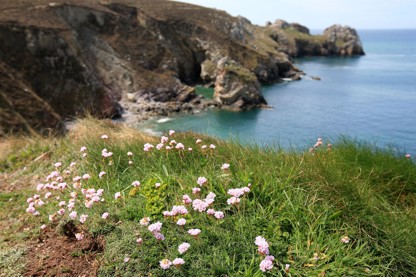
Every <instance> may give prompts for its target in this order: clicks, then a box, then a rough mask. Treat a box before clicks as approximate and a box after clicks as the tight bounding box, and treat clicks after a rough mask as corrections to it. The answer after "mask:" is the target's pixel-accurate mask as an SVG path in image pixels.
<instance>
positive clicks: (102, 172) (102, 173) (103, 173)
mask: <svg viewBox="0 0 416 277" xmlns="http://www.w3.org/2000/svg"><path fill="white" fill-rule="evenodd" d="M105 174H107V173H105V171H101V172H100V174H98V177H99V178H100V179H101V178H103V176H104V175H105Z"/></svg>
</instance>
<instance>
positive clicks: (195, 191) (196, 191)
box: [192, 188, 201, 194]
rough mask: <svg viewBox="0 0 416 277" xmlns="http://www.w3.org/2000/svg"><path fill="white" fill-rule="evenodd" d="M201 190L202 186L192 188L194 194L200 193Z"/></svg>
mask: <svg viewBox="0 0 416 277" xmlns="http://www.w3.org/2000/svg"><path fill="white" fill-rule="evenodd" d="M200 191H201V189H200V188H192V193H193V194H197V193H199V192H200Z"/></svg>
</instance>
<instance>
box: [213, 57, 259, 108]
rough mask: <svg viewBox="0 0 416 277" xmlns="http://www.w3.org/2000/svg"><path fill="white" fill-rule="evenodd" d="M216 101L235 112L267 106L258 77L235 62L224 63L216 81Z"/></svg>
mask: <svg viewBox="0 0 416 277" xmlns="http://www.w3.org/2000/svg"><path fill="white" fill-rule="evenodd" d="M214 101H216V102H217V103H219V104H221V105H223V106H224V107H225V108H227V109H229V110H234V111H241V110H247V109H252V108H259V107H262V106H267V102H266V100H265V99H264V97H263V95H262V94H261V86H260V82H259V81H258V79H257V77H256V75H255V74H254V73H252V72H250V71H249V70H248V69H246V68H243V67H241V66H239V65H238V64H237V63H236V62H234V61H222V63H221V65H220V69H219V74H218V75H217V78H216V80H215V91H214Z"/></svg>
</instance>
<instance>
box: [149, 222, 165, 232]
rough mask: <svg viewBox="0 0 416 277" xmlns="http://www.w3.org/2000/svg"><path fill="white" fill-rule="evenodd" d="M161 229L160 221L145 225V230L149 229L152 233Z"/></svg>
mask: <svg viewBox="0 0 416 277" xmlns="http://www.w3.org/2000/svg"><path fill="white" fill-rule="evenodd" d="M161 229H162V223H161V222H159V221H158V222H156V223H153V224H151V225H149V227H147V230H149V231H150V232H152V233H159V232H160V230H161Z"/></svg>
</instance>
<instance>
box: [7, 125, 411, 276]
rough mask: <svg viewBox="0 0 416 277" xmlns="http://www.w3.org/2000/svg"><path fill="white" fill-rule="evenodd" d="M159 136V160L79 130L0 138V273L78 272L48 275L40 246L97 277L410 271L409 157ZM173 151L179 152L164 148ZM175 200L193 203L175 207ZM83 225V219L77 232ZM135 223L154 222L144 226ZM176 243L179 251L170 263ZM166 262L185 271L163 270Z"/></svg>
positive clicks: (101, 129) (125, 133) (123, 134)
mask: <svg viewBox="0 0 416 277" xmlns="http://www.w3.org/2000/svg"><path fill="white" fill-rule="evenodd" d="M102 135H107V136H108V138H101V136H102ZM166 136H167V137H168V138H167V142H165V143H164V145H163V148H162V149H161V150H157V149H156V145H157V144H159V143H160V140H161V138H157V137H149V136H147V135H144V134H142V133H139V132H138V131H135V130H131V129H127V128H126V127H123V126H120V125H115V124H113V123H111V122H99V121H95V120H83V121H81V122H79V123H78V124H77V125H76V127H75V128H74V130H73V131H71V132H70V133H69V135H68V136H67V137H63V138H48V139H27V138H10V139H8V140H6V141H3V142H1V144H0V147H1V155H2V156H1V160H0V172H2V173H1V179H0V182H1V183H0V184H1V186H0V189H1V196H0V227H1V228H0V230H1V233H0V238H1V239H0V249H2V250H1V251H0V275H1V274H2V275H1V276H3V275H4V276H19V274H22V273H24V272H25V270H26V272H27V271H28V270H31V272H32V273H33V272H43V273H45V270H48V271H47V273H48V274H52V273H51V272H53V273H54V274H58V275H61V276H71V275H72V276H73V275H74V274H76V273H77V272H79V271H75V270H77V268H76V266H64V265H63V264H64V263H63V262H62V263H57V264H56V265H55V266H51V264H52V263H51V261H52V260H53V259H55V258H57V257H54V256H59V255H60V254H59V251H58V252H57V253H56V254H53V253H51V252H49V254H48V255H46V254H44V253H43V252H41V250H42V249H44V247H46V246H48V242H49V243H51V242H55V244H58V243H65V246H66V247H69V246H71V247H73V248H65V249H70V250H68V251H69V252H66V253H67V254H66V256H65V257H66V261H67V262H68V260H72V261H73V262H75V264H76V263H78V264H82V263H83V262H85V260H86V259H87V258H91V255H92V254H94V256H93V259H90V260H88V261H89V265H90V267H88V266H87V267H85V268H87V269H88V270H90V271H89V272H90V273H91V275H95V274H97V275H98V276H411V275H413V274H414V272H416V258H415V256H414V253H416V240H415V238H416V235H415V233H416V221H415V219H416V209H415V204H416V167H415V164H414V163H413V161H412V160H410V159H406V158H405V157H403V156H402V155H399V156H397V154H395V153H393V152H390V151H388V150H380V149H377V148H375V147H373V146H372V145H369V144H365V143H359V142H355V141H351V140H347V139H340V140H339V141H337V142H334V143H333V145H332V147H330V148H327V146H326V143H327V142H324V144H323V145H322V146H317V147H316V148H315V149H314V151H312V152H308V151H307V152H304V153H303V152H292V151H285V150H281V149H278V148H276V147H270V148H260V147H256V146H242V145H240V144H238V143H234V142H225V141H219V140H216V139H214V138H211V137H205V136H201V135H199V134H194V133H175V134H173V135H168V134H166ZM171 140H175V141H176V144H175V143H173V142H172V143H171V146H172V149H170V150H167V149H166V146H168V145H169V142H171ZM197 140H201V142H199V141H198V143H197ZM146 143H149V144H152V145H153V146H154V148H152V147H151V146H148V147H146V146H144V145H145V144H146ZM180 143H181V144H183V145H184V149H176V148H175V147H178V148H181V147H180ZM311 143H312V145H313V143H314V142H312V141H311ZM204 145H205V146H206V148H205V149H204V148H203V146H204ZM81 147H85V148H86V150H84V151H80V150H81ZM214 147H215V148H214ZM144 148H145V149H144ZM188 148H192V151H190V150H188ZM103 149H106V151H103ZM110 152H111V153H112V154H110ZM129 152H131V153H129ZM83 156H85V157H83ZM104 156H107V157H104ZM72 162H75V163H76V164H73V165H72V166H70V164H71V163H72ZM57 163H58V164H57ZM59 163H61V165H60V164H59ZM226 164H229V165H230V166H229V167H228V168H227V165H226ZM52 172H56V173H52ZM101 172H105V174H104V173H101ZM51 173H52V174H51ZM100 173H101V177H99V175H100ZM85 174H88V175H89V176H87V175H85ZM77 176H79V177H80V180H77V179H78V178H76V177H77ZM200 177H204V178H205V179H206V181H205V179H204V178H200ZM74 178H75V179H74ZM46 179H47V180H46ZM135 181H137V182H135ZM139 183H140V185H139ZM198 183H199V184H198ZM39 184H43V187H42V186H39ZM74 184H75V185H74ZM37 188H38V190H36V189H37ZM195 188H197V189H199V190H200V191H199V192H196V193H195V194H193V192H195V191H196V190H197V189H195ZM88 189H89V190H88ZM99 189H102V191H99ZM239 189H241V190H239ZM214 194H215V197H214ZM35 195H39V199H36V198H37V196H35ZM184 195H188V196H189V198H191V199H192V200H193V202H192V203H190V204H184V203H183V200H184V199H185V200H186V199H187V197H184ZM233 195H234V198H233ZM45 196H46V197H48V198H45ZM57 197H59V199H57ZM28 198H33V199H29V202H32V203H35V204H29V203H28V202H27V201H28V200H27V199H28ZM71 199H72V200H71ZM103 199H104V200H103ZM196 199H199V200H196ZM39 200H42V202H43V203H44V204H43V205H41V202H39ZM62 201H65V203H63V202H62ZM71 202H72V203H73V204H71V205H73V208H71V205H69V204H70V203H71ZM185 202H186V201H185ZM237 202H238V203H237ZM31 205H33V207H34V210H33V209H32V210H30V209H29V212H26V211H25V210H26V209H27V208H29V207H31ZM68 205H69V207H68ZM181 206H183V207H181ZM185 209H186V211H185ZM210 209H212V210H210ZM198 210H199V211H198ZM36 211H38V212H39V215H33V214H36ZM74 211H76V213H77V214H76V216H75V214H74V213H72V214H70V213H71V212H74ZM207 211H208V213H207ZM214 212H217V213H214ZM221 212H222V213H221ZM60 213H61V214H60ZM105 213H108V217H107V218H103V214H105ZM211 213H214V214H211ZM222 214H223V217H222ZM81 215H88V217H87V218H86V220H85V222H84V223H81V222H80V219H81V217H82V216H81ZM71 216H72V217H73V218H74V219H71V218H70V217H71ZM104 217H105V215H104ZM146 217H149V218H150V224H155V223H156V224H155V225H148V226H145V225H144V223H145V222H144V221H145V220H143V219H144V218H146ZM180 218H183V219H185V221H186V223H185V225H179V224H182V223H183V222H184V220H180V221H179V222H178V220H179V219H180ZM50 219H52V220H50ZM158 222H160V223H162V226H161V228H160V224H159V225H158V224H157V223H158ZM178 223H179V224H178ZM42 225H45V226H43V229H41V228H40V227H41V226H42ZM149 229H150V230H149ZM159 229H160V230H159ZM190 229H200V231H201V232H200V234H199V235H197V236H192V235H190V234H189V233H188V231H189V230H190ZM162 235H163V237H164V239H162V238H163V237H162ZM82 237H83V238H82ZM258 237H262V238H264V240H262V239H261V238H258ZM256 238H257V239H256ZM85 241H89V242H94V243H93V246H91V245H90V246H89V247H84V246H82V244H83V243H85ZM265 241H267V244H265ZM255 242H256V243H257V245H256V244H255ZM182 243H189V245H190V247H189V249H188V250H187V251H186V252H183V253H182V254H181V253H180V252H179V251H178V247H179V245H181V244H182ZM97 245H98V246H97ZM78 246H79V248H76V247H78ZM81 246H82V247H81ZM48 247H53V245H49V246H48ZM61 248H62V249H61V251H63V248H64V247H61ZM267 252H268V253H269V256H273V257H274V260H272V259H271V258H270V257H266V256H265V255H263V254H266V253H267ZM62 255H63V254H61V256H62ZM176 258H181V259H183V261H184V264H183V265H181V266H177V267H175V266H174V265H172V266H170V268H168V269H163V268H162V266H163V267H167V266H168V265H169V261H170V262H173V260H175V259H176ZM164 259H167V260H164ZM168 260H169V261H168ZM180 261H181V260H176V262H180ZM85 268H84V269H83V270H85ZM261 269H263V270H265V271H264V272H263V271H262V270H261ZM42 270H44V271H42ZM84 273H85V272H84ZM65 274H67V275H65Z"/></svg>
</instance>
